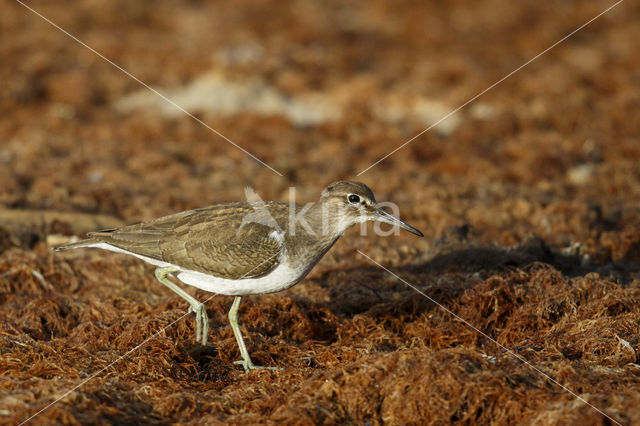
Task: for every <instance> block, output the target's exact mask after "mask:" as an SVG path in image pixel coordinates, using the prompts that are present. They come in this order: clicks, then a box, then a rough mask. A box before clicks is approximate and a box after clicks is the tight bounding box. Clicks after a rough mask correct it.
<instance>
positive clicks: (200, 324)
mask: <svg viewBox="0 0 640 426" xmlns="http://www.w3.org/2000/svg"><path fill="white" fill-rule="evenodd" d="M176 271H177V269H176V268H173V267H171V266H168V267H166V268H158V269H156V272H155V273H156V278H157V279H158V281H160V282H161V283H162V284H164V285H166V286H167V287H168V288H169V289H170V290H171V291H173V292H174V293H176V294H177V295H178V296H180V297H182V298H183V299H184V300H186V301H187V302H189V305H190V306H191V308H190V310H191V312H193V313H195V314H196V343H199V342H202V346H206V345H207V336H208V334H209V318H208V317H207V311H206V309H205V308H204V303H200V302H198V300H196V299H195V298H194V297H193V296H191V295H190V294H189V293H187V292H186V291H184V290H183V289H182V288H180V287H179V286H178V285H177V284H175V283H173V282H172V281H171V280H170V279H169V278H168V275H169V274H171V273H173V272H176Z"/></svg>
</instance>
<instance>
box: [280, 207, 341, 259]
mask: <svg viewBox="0 0 640 426" xmlns="http://www.w3.org/2000/svg"><path fill="white" fill-rule="evenodd" d="M288 219H289V221H288V223H287V226H286V229H287V232H286V234H285V239H286V240H287V247H288V250H289V253H288V254H289V256H290V257H289V258H290V259H296V260H298V261H301V260H303V259H304V261H305V262H309V261H312V263H310V264H311V265H314V264H315V261H317V260H319V259H320V258H321V257H322V256H323V255H324V254H325V253H326V252H327V250H329V249H330V248H331V246H332V245H333V244H334V243H335V242H336V240H337V239H338V238H339V237H340V236H341V235H342V234H343V233H344V231H346V230H347V228H349V227H350V226H351V225H353V223H352V222H350V221H348V220H345V217H344V215H343V214H341V212H339V211H337V209H335V208H331V206H329V205H327V204H326V203H322V202H317V203H315V204H313V205H308V206H306V207H300V208H297V209H296V212H295V214H293V213H292V212H290V214H289V218H288ZM301 263H302V262H301Z"/></svg>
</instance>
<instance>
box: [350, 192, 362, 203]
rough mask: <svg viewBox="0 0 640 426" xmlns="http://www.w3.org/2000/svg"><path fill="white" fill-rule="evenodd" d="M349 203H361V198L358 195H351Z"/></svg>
mask: <svg viewBox="0 0 640 426" xmlns="http://www.w3.org/2000/svg"><path fill="white" fill-rule="evenodd" d="M348 199H349V202H350V203H359V202H360V197H358V196H357V195H356V194H349V197H348Z"/></svg>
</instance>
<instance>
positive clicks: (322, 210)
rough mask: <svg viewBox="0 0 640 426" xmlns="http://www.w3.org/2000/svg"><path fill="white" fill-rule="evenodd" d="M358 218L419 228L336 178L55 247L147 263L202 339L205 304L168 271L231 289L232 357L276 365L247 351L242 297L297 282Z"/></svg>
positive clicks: (211, 288) (206, 286)
mask: <svg viewBox="0 0 640 426" xmlns="http://www.w3.org/2000/svg"><path fill="white" fill-rule="evenodd" d="M250 192H251V191H247V194H249V193H250ZM366 221H380V222H384V223H387V224H390V225H393V226H397V227H399V228H402V229H405V230H406V231H408V232H411V233H412V234H415V235H417V236H419V237H423V236H424V234H423V233H422V232H420V231H419V230H418V229H416V228H414V227H413V226H411V225H409V224H407V223H406V222H404V221H402V220H400V218H398V217H395V216H393V215H391V214H390V213H388V212H386V211H385V210H383V209H382V208H381V207H380V206H379V205H378V203H377V202H376V199H375V196H374V194H373V192H372V191H371V189H370V188H369V187H368V186H367V185H365V184H364V183H361V182H354V181H338V182H334V183H332V184H330V185H329V186H327V187H326V188H325V189H324V190H323V191H322V193H321V195H320V198H319V200H318V201H317V202H315V203H308V204H307V205H305V206H300V205H297V204H294V203H287V202H274V201H270V202H264V201H262V200H261V199H259V197H253V199H252V200H248V201H244V202H233V203H226V204H217V205H212V206H208V207H202V208H197V209H194V210H187V211H183V212H180V213H175V214H172V215H169V216H164V217H160V218H157V219H153V220H150V221H147V222H143V223H138V224H134V225H128V226H124V227H121V228H117V229H109V230H103V231H97V232H89V233H88V234H87V237H88V238H87V239H84V240H81V241H77V242H73V243H70V244H67V245H63V246H59V247H56V248H55V250H56V251H60V250H68V249H76V248H99V249H104V250H109V251H112V252H118V253H125V254H128V255H132V256H135V257H137V258H139V259H142V260H143V261H145V262H147V263H150V264H151V265H154V266H155V267H156V269H155V277H156V278H157V279H158V281H160V282H161V283H162V284H164V285H165V286H166V287H168V288H169V289H170V290H172V291H173V292H175V293H176V294H177V295H178V296H180V297H181V298H182V299H184V300H185V301H187V302H188V303H189V306H190V311H191V312H193V313H194V314H195V319H196V343H197V344H198V343H201V344H202V345H203V346H206V345H207V334H208V317H207V312H206V310H205V306H204V304H203V303H201V302H199V301H198V300H197V299H196V298H194V297H193V296H191V295H190V294H189V293H187V292H186V291H185V290H184V289H183V288H182V287H180V286H179V285H178V284H176V283H175V282H173V281H172V280H171V279H170V277H173V278H175V279H177V280H179V281H181V282H182V283H184V284H187V285H190V286H194V287H197V288H199V289H202V290H205V291H208V292H212V293H217V294H222V295H228V296H235V298H234V300H233V303H232V305H231V309H230V310H229V314H228V317H229V323H230V325H231V328H232V330H233V334H234V336H235V339H236V342H237V344H238V348H239V350H240V356H241V358H242V359H241V360H238V361H235V362H234V363H235V364H239V365H241V366H242V367H243V368H244V371H245V372H248V371H250V370H253V369H265V368H266V369H270V370H276V369H277V368H276V367H263V366H259V365H255V364H254V363H253V362H252V360H251V357H250V356H249V352H248V351H247V347H246V345H245V342H244V339H243V337H242V333H241V331H240V327H239V325H238V308H239V306H240V302H241V300H242V297H244V296H247V295H252V294H265V293H274V292H278V291H282V290H285V289H287V288H289V287H291V286H293V285H295V284H297V283H298V282H300V281H301V280H302V279H303V278H304V277H305V276H306V275H307V274H308V273H309V271H310V270H311V269H312V268H313V267H314V266H315V265H316V263H317V262H318V261H319V260H320V259H321V258H322V257H323V256H324V254H325V253H326V252H327V251H328V250H329V249H330V248H331V247H332V246H333V244H334V243H335V242H336V240H337V239H338V238H339V237H340V236H342V234H343V233H344V232H345V231H346V230H347V229H348V228H349V227H351V226H353V225H355V224H358V223H363V222H366Z"/></svg>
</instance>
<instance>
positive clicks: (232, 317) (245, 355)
mask: <svg viewBox="0 0 640 426" xmlns="http://www.w3.org/2000/svg"><path fill="white" fill-rule="evenodd" d="M241 300H242V297H241V296H236V298H235V299H233V304H232V305H231V309H230V310H229V323H231V329H232V330H233V335H234V336H235V337H236V342H238V347H239V348H240V356H242V361H235V362H234V364H240V365H241V366H242V367H244V371H245V372H248V371H249V370H254V369H265V370H274V371H277V370H280V369H279V368H277V367H262V366H259V365H254V364H253V362H251V357H250V356H249V352H248V351H247V346H246V345H245V344H244V339H243V338H242V332H241V331H240V327H239V326H238V307H239V306H240V301H241Z"/></svg>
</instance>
